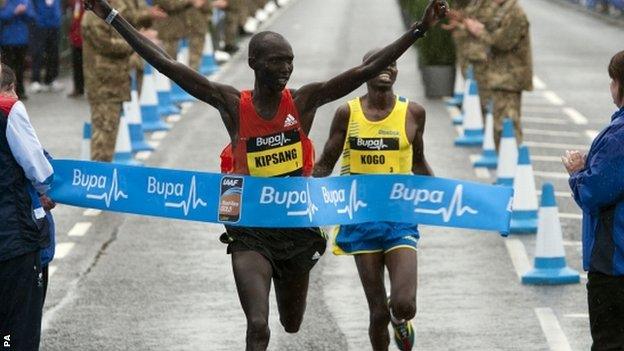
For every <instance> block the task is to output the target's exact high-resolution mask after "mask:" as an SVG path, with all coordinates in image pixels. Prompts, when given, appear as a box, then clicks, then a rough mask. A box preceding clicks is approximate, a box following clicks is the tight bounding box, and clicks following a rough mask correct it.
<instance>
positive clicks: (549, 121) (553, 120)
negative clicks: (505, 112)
mask: <svg viewBox="0 0 624 351" xmlns="http://www.w3.org/2000/svg"><path fill="white" fill-rule="evenodd" d="M522 122H529V123H539V124H558V125H564V124H568V123H569V122H568V121H566V120H564V119H562V118H544V117H522Z"/></svg>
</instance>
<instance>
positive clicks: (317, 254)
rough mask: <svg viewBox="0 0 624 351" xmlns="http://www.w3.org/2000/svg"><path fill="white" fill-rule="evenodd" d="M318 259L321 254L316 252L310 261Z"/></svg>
mask: <svg viewBox="0 0 624 351" xmlns="http://www.w3.org/2000/svg"><path fill="white" fill-rule="evenodd" d="M319 258H321V254H320V253H319V252H318V251H316V252H315V253H314V255H312V261H316V260H318V259H319Z"/></svg>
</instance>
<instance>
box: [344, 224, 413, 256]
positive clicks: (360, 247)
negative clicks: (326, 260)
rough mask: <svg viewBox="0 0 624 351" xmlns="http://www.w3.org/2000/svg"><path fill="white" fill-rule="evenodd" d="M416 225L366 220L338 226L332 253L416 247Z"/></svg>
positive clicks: (361, 252)
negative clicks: (365, 221)
mask: <svg viewBox="0 0 624 351" xmlns="http://www.w3.org/2000/svg"><path fill="white" fill-rule="evenodd" d="M418 239H420V234H419V233H418V225H416V224H411V223H395V222H368V223H361V224H353V225H343V226H340V229H339V231H338V234H337V235H336V238H335V239H334V250H333V251H334V254H336V255H344V254H348V255H357V254H363V253H373V252H383V253H387V252H389V251H392V250H394V249H398V248H401V247H403V248H410V249H413V250H416V249H417V247H418Z"/></svg>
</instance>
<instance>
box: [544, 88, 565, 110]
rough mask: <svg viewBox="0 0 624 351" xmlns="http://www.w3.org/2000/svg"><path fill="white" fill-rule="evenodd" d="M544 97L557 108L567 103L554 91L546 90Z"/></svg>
mask: <svg viewBox="0 0 624 351" xmlns="http://www.w3.org/2000/svg"><path fill="white" fill-rule="evenodd" d="M542 96H543V97H544V98H545V99H546V100H548V102H550V103H551V104H553V105H555V106H563V105H564V104H565V102H564V101H563V99H561V98H560V97H559V96H558V95H557V94H555V92H554V91H551V90H546V91H543V92H542Z"/></svg>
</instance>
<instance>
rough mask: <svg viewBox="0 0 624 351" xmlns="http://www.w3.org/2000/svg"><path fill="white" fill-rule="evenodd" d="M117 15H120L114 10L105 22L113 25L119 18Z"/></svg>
mask: <svg viewBox="0 0 624 351" xmlns="http://www.w3.org/2000/svg"><path fill="white" fill-rule="evenodd" d="M117 14H119V12H118V11H117V10H115V9H112V10H111V12H110V13H109V14H108V16H106V19H105V20H104V21H105V22H106V23H108V24H111V23H113V20H114V19H115V17H117Z"/></svg>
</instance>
